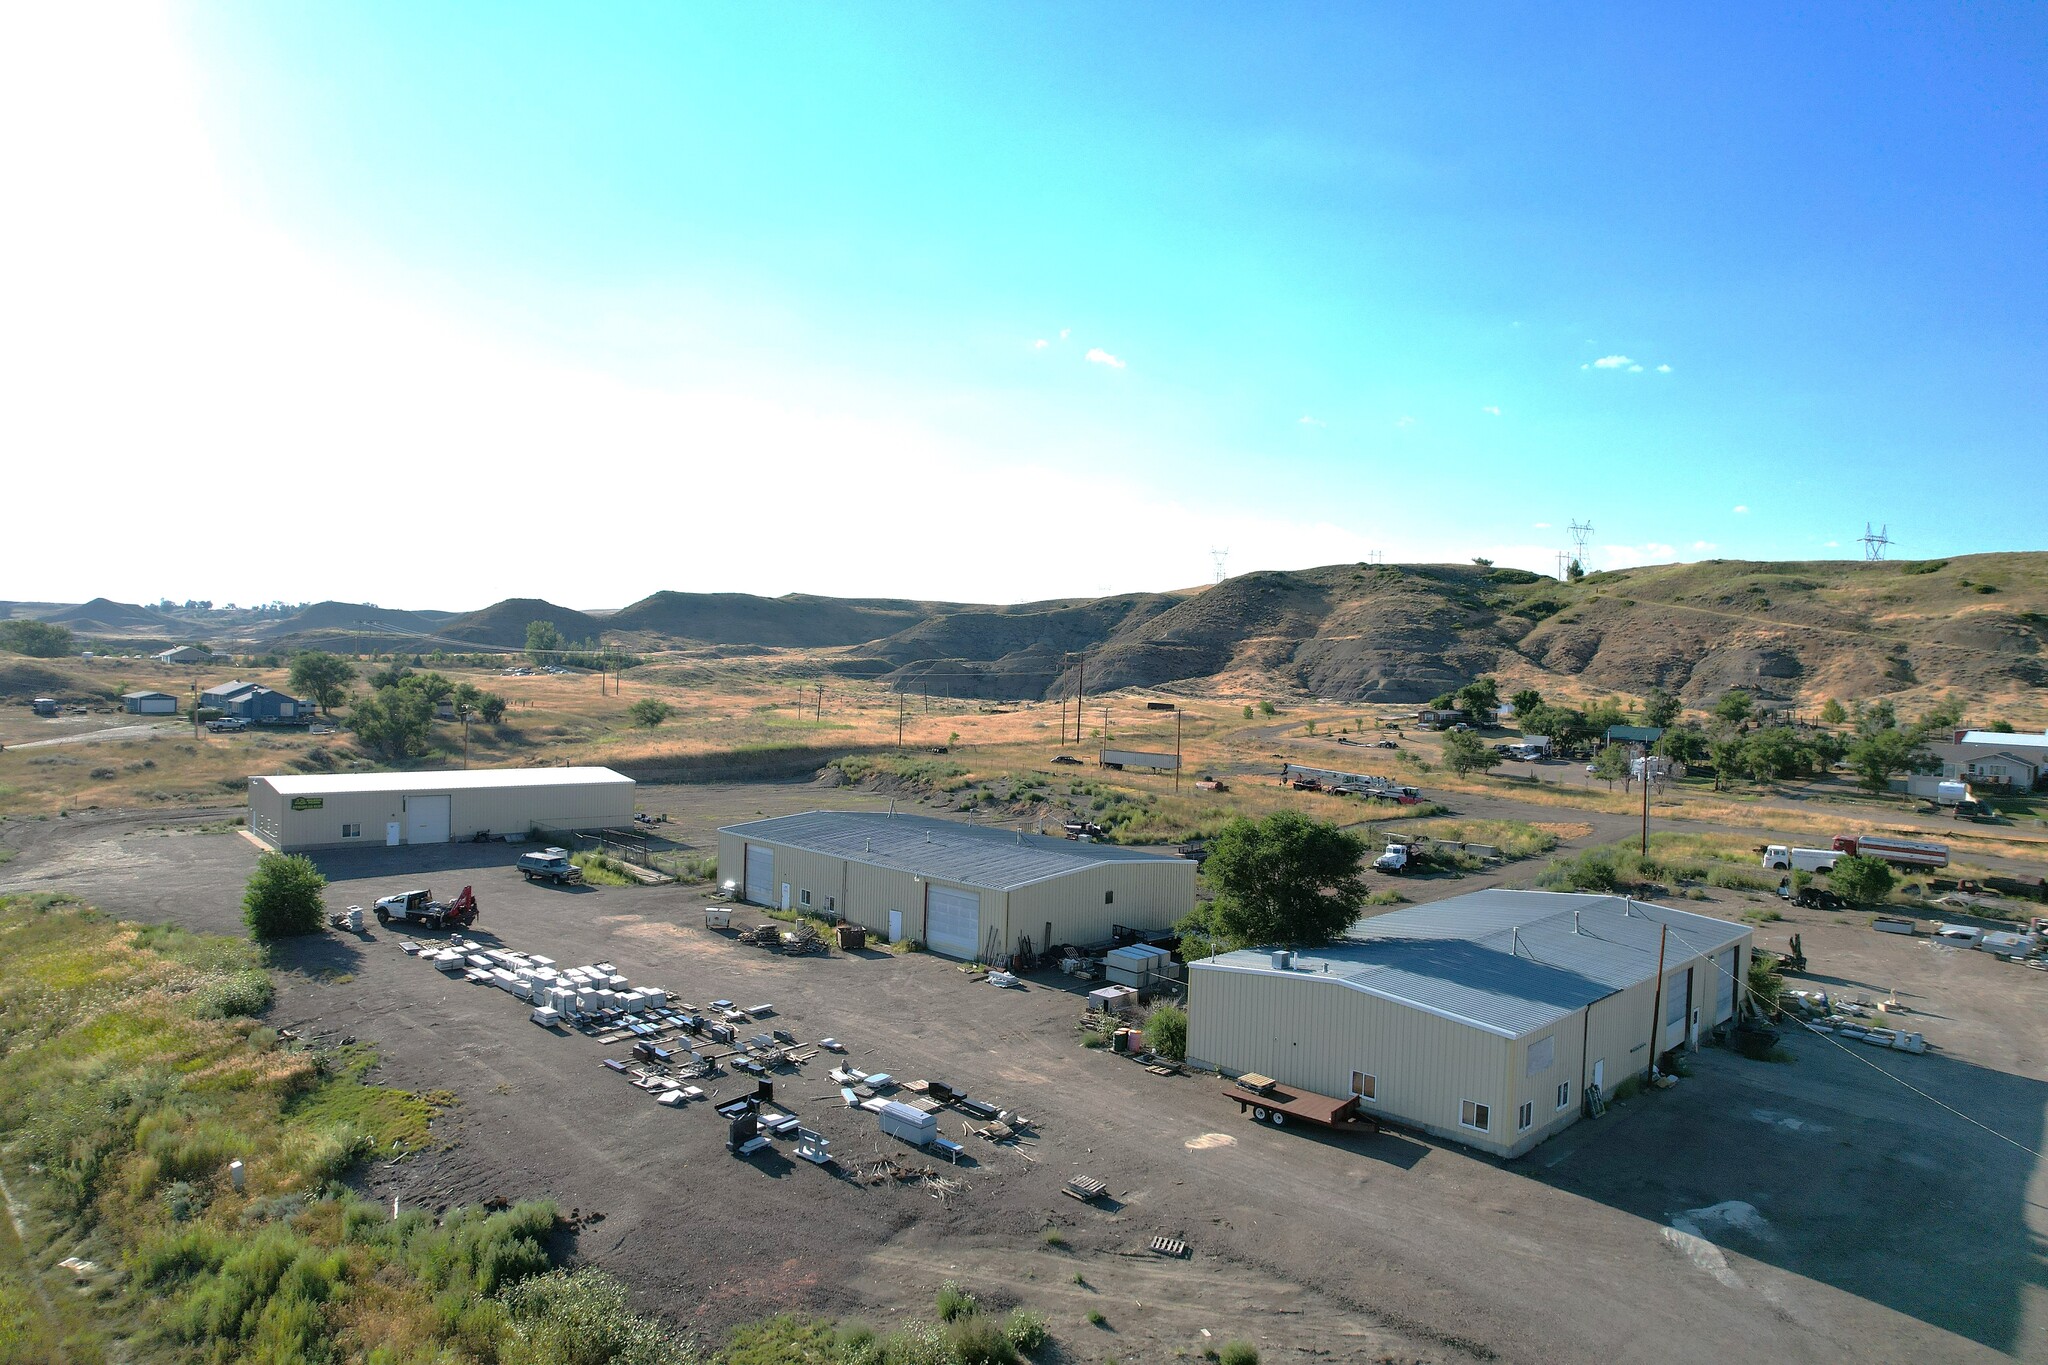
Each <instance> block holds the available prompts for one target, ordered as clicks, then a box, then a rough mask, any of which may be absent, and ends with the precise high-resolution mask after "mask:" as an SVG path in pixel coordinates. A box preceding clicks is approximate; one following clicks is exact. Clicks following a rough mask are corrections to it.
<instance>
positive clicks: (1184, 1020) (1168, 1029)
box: [1145, 1005, 1188, 1062]
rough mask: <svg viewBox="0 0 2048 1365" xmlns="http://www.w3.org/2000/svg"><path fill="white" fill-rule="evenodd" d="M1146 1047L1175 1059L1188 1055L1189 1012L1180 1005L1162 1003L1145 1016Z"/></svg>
mask: <svg viewBox="0 0 2048 1365" xmlns="http://www.w3.org/2000/svg"><path fill="white" fill-rule="evenodd" d="M1145 1049H1146V1050H1147V1051H1148V1052H1156V1053H1158V1054H1159V1055H1160V1056H1162V1057H1171V1058H1173V1060H1174V1061H1176V1062H1179V1061H1185V1060H1186V1059H1187V1055H1188V1012H1187V1011H1186V1010H1184V1009H1182V1008H1181V1007H1180V1006H1178V1005H1161V1006H1159V1007H1158V1008H1157V1009H1155V1010H1153V1011H1152V1013H1150V1014H1148V1015H1146V1016H1145Z"/></svg>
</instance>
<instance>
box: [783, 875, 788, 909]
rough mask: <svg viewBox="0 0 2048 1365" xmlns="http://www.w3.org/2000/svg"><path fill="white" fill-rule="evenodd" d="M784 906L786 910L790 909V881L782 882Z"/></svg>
mask: <svg viewBox="0 0 2048 1365" xmlns="http://www.w3.org/2000/svg"><path fill="white" fill-rule="evenodd" d="M782 908H783V909H785V910H787V909H789V883H788V882H784V883H783V884H782Z"/></svg>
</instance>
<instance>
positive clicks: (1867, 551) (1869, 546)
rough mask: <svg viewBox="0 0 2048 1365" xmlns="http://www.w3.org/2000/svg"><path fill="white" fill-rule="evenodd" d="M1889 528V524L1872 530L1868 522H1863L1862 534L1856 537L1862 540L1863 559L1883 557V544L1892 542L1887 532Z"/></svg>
mask: <svg viewBox="0 0 2048 1365" xmlns="http://www.w3.org/2000/svg"><path fill="white" fill-rule="evenodd" d="M1891 529H1892V528H1891V527H1890V526H1881V527H1879V528H1878V529H1877V530H1875V531H1873V530H1871V529H1870V523H1869V522H1867V521H1866V522H1864V523H1863V534H1862V535H1860V536H1858V537H1856V538H1857V539H1858V540H1860V541H1862V542H1863V557H1864V558H1865V559H1883V558H1884V550H1885V546H1887V545H1890V544H1891V543H1892V538H1891V535H1890V534H1889V533H1890V531H1891Z"/></svg>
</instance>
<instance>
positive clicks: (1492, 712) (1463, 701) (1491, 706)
mask: <svg viewBox="0 0 2048 1365" xmlns="http://www.w3.org/2000/svg"><path fill="white" fill-rule="evenodd" d="M1458 705H1459V706H1460V707H1461V708H1463V710H1464V712H1465V714H1466V715H1468V716H1470V717H1472V719H1473V721H1474V722H1475V723H1476V724H1480V725H1492V724H1494V723H1496V722H1497V721H1498V720H1499V719H1500V714H1499V713H1500V684H1499V683H1497V682H1495V681H1494V680H1493V679H1492V678H1474V679H1473V680H1472V681H1471V682H1468V683H1466V684H1465V685H1464V686H1463V687H1461V688H1459V689H1458Z"/></svg>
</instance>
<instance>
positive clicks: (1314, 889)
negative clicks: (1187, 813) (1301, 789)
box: [1202, 811, 1366, 947]
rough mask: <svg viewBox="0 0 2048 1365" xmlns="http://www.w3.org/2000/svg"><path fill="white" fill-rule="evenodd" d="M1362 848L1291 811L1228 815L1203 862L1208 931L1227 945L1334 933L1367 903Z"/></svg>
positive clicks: (1320, 939) (1315, 938) (1321, 939)
mask: <svg viewBox="0 0 2048 1365" xmlns="http://www.w3.org/2000/svg"><path fill="white" fill-rule="evenodd" d="M1365 851H1366V849H1365V842H1364V840H1362V839H1360V838H1359V837H1358V836H1357V835H1355V834H1351V833H1348V832H1347V831H1345V830H1341V829H1339V828H1337V827H1336V826H1335V825H1333V824H1329V823H1327V822H1324V821H1318V820H1311V819H1309V818H1308V817H1307V816H1305V815H1301V814H1298V813H1296V812H1294V811H1278V812H1276V813H1274V814H1272V815H1269V816H1267V817H1266V818H1265V819H1263V820H1259V821H1252V820H1247V819H1245V818H1243V817H1242V816H1240V817H1239V818H1237V819H1235V820H1232V821H1231V822H1230V823H1229V824H1227V825H1225V826H1224V827H1223V831H1222V833H1220V834H1218V835H1217V836H1216V838H1215V840H1214V841H1213V842H1212V843H1211V844H1210V845H1209V856H1208V858H1207V859H1205V860H1204V861H1203V863H1202V878H1203V880H1205V881H1206V882H1208V883H1209V885H1210V887H1211V888H1212V889H1213V890H1214V891H1215V893H1216V899H1215V901H1214V902H1213V903H1212V904H1211V905H1210V906H1209V908H1208V913H1207V920H1208V925H1209V928H1210V931H1211V932H1212V933H1213V935H1214V937H1216V938H1219V939H1221V940H1223V941H1224V942H1225V943H1227V944H1229V945H1231V946H1233V947H1243V946H1247V945H1250V944H1255V943H1305V944H1306V943H1326V942H1328V941H1329V940H1331V939H1333V938H1336V937H1338V936H1339V935H1341V934H1342V933H1343V932H1344V931H1345V930H1346V929H1348V928H1350V927H1351V922H1352V921H1353V920H1355V919H1357V918H1358V911H1359V907H1360V906H1361V905H1363V904H1364V902H1365V879H1364V877H1363V876H1362V875H1361V874H1360V872H1359V866H1358V865H1359V860H1360V859H1361V858H1363V857H1364V856H1365Z"/></svg>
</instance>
